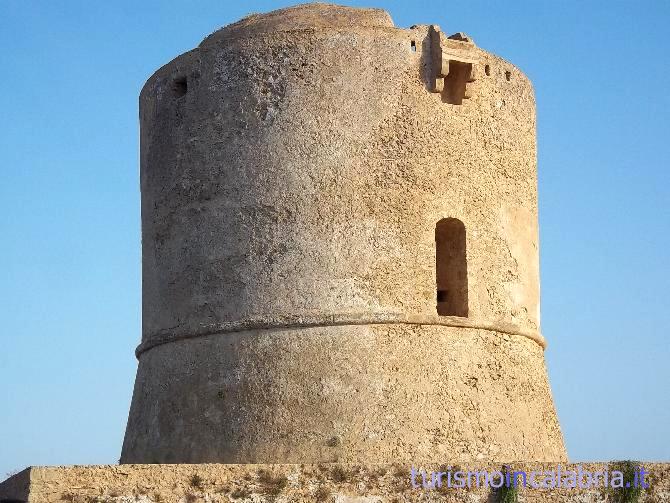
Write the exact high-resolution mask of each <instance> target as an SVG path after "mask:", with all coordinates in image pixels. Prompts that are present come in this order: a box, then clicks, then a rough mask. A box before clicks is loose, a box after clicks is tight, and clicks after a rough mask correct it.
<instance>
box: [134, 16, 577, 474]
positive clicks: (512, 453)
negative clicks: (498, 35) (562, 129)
mask: <svg viewBox="0 0 670 503" xmlns="http://www.w3.org/2000/svg"><path fill="white" fill-rule="evenodd" d="M140 122H141V187H142V249H143V336H142V343H141V344H140V346H139V347H138V348H137V357H138V359H139V368H138V374H137V380H136V383H135V389H134V394H133V400H132V405H131V409H130V415H129V419H128V427H127V431H126V436H125V440H124V444H123V452H122V457H121V461H122V462H123V463H156V462H163V463H177V462H181V463H201V462H225V463H255V462H262V463H293V462H297V463H309V462H327V461H340V462H390V461H410V460H411V461H426V462H430V461H435V462H444V461H450V462H451V461H475V460H480V459H487V460H529V461H533V460H565V458H566V453H565V448H564V445H563V440H562V436H561V432H560V428H559V424H558V421H557V418H556V413H555V410H554V405H553V401H552V397H551V391H550V388H549V383H548V380H547V373H546V369H545V364H544V347H545V341H544V339H543V338H542V336H541V335H540V331H539V328H540V319H539V272H538V227H537V189H536V155H535V102H534V96H533V89H532V86H531V83H530V82H529V81H528V79H527V78H526V77H525V76H524V75H523V74H522V73H521V72H520V71H519V70H518V69H517V68H515V67H514V66H512V65H511V64H510V63H508V62H506V61H504V60H503V59H500V58H498V57H496V56H494V55H492V54H490V53H488V52H485V51H483V50H481V49H479V48H478V47H477V46H476V45H474V43H473V42H472V40H470V39H469V38H468V37H467V36H466V35H464V34H461V33H458V34H455V35H452V36H447V35H446V34H445V33H443V32H442V31H441V30H440V28H439V27H437V26H434V25H429V26H426V25H422V26H414V27H412V28H410V29H400V28H396V27H394V25H393V22H392V20H391V18H390V17H389V15H388V14H387V13H386V12H384V11H382V10H376V9H353V8H345V7H338V6H333V5H326V4H309V5H302V6H298V7H293V8H289V9H283V10H279V11H275V12H271V13H269V14H264V15H253V16H250V17H247V18H245V19H243V20H242V21H240V22H238V23H235V24H232V25H230V26H227V27H225V28H223V29H221V30H219V31H217V32H215V33H214V34H212V35H210V36H209V37H207V38H206V39H205V40H204V41H203V42H202V43H201V44H200V45H199V46H198V47H197V48H196V49H194V50H192V51H190V52H187V53H185V54H182V55H181V56H179V57H177V58H176V59H174V60H173V61H172V62H170V63H168V64H167V65H166V66H164V67H163V68H161V69H160V70H158V71H157V72H156V73H155V74H154V75H153V76H152V77H151V78H150V79H149V80H148V82H147V83H146V85H145V86H144V88H143V89H142V92H141V95H140Z"/></svg>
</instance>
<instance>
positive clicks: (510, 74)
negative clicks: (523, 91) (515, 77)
mask: <svg viewBox="0 0 670 503" xmlns="http://www.w3.org/2000/svg"><path fill="white" fill-rule="evenodd" d="M505 78H506V79H507V82H509V81H510V80H512V72H510V71H509V70H507V71H506V72H505Z"/></svg>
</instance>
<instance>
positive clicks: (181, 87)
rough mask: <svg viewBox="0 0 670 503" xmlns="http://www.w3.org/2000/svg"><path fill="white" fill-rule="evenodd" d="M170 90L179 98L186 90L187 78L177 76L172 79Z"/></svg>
mask: <svg viewBox="0 0 670 503" xmlns="http://www.w3.org/2000/svg"><path fill="white" fill-rule="evenodd" d="M172 92H173V93H174V95H175V96H176V97H177V98H181V97H182V96H184V95H185V94H186V93H187V92H188V80H187V79H186V77H177V78H175V79H174V80H173V81H172Z"/></svg>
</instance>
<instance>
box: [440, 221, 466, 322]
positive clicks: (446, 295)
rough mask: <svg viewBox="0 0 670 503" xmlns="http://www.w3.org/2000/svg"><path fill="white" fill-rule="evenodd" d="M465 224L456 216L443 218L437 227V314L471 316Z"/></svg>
mask: <svg viewBox="0 0 670 503" xmlns="http://www.w3.org/2000/svg"><path fill="white" fill-rule="evenodd" d="M465 251H466V250H465V226H464V225H463V222H461V221H460V220H458V219H456V218H443V219H442V220H440V221H439V222H437V225H436V226H435V278H436V283H437V288H436V290H437V295H436V299H437V314H438V315H440V316H462V317H467V315H468V269H467V262H466V253H465Z"/></svg>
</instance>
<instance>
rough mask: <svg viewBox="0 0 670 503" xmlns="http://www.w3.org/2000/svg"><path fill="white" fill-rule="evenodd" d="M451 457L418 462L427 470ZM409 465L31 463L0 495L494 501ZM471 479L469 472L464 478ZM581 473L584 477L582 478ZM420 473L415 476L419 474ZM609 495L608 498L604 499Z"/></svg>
mask: <svg viewBox="0 0 670 503" xmlns="http://www.w3.org/2000/svg"><path fill="white" fill-rule="evenodd" d="M447 466H451V467H452V470H453V471H456V468H454V465H453V464H452V465H446V464H442V465H440V466H438V465H434V466H425V467H423V468H424V469H425V470H427V472H432V471H436V472H437V471H444V470H446V469H447V468H446V467H447ZM579 466H581V467H582V469H583V470H585V471H590V472H592V473H594V472H596V471H602V470H607V469H608V468H609V469H612V468H614V467H613V466H612V465H608V464H605V463H584V464H581V465H574V464H573V465H564V466H562V469H563V470H575V471H577V470H578V467H579ZM460 468H461V469H462V470H465V471H467V470H468V469H470V470H472V471H482V470H487V471H489V472H493V471H496V470H500V465H499V464H496V465H492V464H482V465H467V466H465V465H462V466H460ZM556 468H557V467H556V465H549V464H544V465H539V464H532V463H515V464H514V465H513V470H516V471H519V470H524V471H526V472H527V473H528V474H530V472H531V471H533V470H542V471H544V470H556ZM644 469H645V471H646V472H647V473H649V474H650V475H649V476H647V477H645V480H646V481H650V482H651V487H650V488H649V489H647V490H644V491H643V492H642V494H641V498H640V500H639V501H640V502H641V503H644V502H650V503H651V502H654V503H665V502H668V501H670V465H668V464H660V463H645V464H644ZM410 470H411V467H410V466H405V465H399V464H380V465H374V464H367V465H361V464H319V465H295V464H280V465H249V464H247V465H216V464H203V465H120V466H72V467H34V468H28V469H26V470H24V471H23V472H21V473H19V474H18V475H15V476H14V477H12V478H10V479H8V480H7V481H5V482H4V483H2V484H0V500H2V501H5V500H8V499H16V500H18V501H20V502H27V503H62V502H72V503H130V502H138V503H154V502H155V503H158V502H180V503H194V502H211V503H215V502H252V501H253V502H257V503H258V502H331V503H333V502H335V503H345V502H350V503H364V502H375V503H395V502H410V501H422V502H436V501H448V502H462V501H468V502H472V503H478V502H482V503H484V502H486V503H488V502H491V501H497V500H496V498H495V494H493V493H492V490H491V489H490V488H486V487H481V486H480V487H476V486H475V485H474V482H473V487H472V488H470V489H461V488H439V489H423V488H416V487H413V486H412V483H411V476H410ZM471 480H473V481H474V477H473V478H472V479H471ZM584 480H585V479H584ZM419 481H420V479H419ZM613 496H614V494H613V493H611V489H610V492H609V493H608V491H606V490H604V489H603V488H602V487H597V488H595V487H591V488H585V489H579V488H575V489H568V488H560V489H559V488H554V489H532V488H530V487H525V488H523V487H522V488H520V489H519V501H527V502H531V501H532V502H547V503H558V502H579V503H591V502H593V503H596V502H602V501H616V500H615V499H614V498H613ZM608 497H609V499H608Z"/></svg>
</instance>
